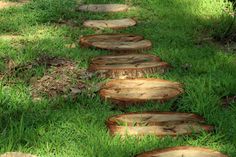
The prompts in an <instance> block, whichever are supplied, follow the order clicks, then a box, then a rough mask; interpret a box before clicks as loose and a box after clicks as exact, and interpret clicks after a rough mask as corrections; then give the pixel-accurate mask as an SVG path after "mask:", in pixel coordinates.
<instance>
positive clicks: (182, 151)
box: [136, 146, 228, 157]
mask: <svg viewBox="0 0 236 157" xmlns="http://www.w3.org/2000/svg"><path fill="white" fill-rule="evenodd" d="M136 157H228V156H227V155H224V154H222V153H220V152H218V151H215V150H211V149H207V148H201V147H191V146H182V147H172V148H166V149H157V150H153V151H149V152H145V153H142V154H139V155H137V156H136Z"/></svg>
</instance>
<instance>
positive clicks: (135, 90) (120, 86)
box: [100, 78, 183, 106]
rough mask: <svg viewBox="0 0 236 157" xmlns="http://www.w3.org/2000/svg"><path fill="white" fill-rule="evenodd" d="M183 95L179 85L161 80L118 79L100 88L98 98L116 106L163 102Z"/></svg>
mask: <svg viewBox="0 0 236 157" xmlns="http://www.w3.org/2000/svg"><path fill="white" fill-rule="evenodd" d="M182 93H183V89H182V87H181V84H180V83H178V82H171V81H166V80H161V79H147V78H140V79H118V80H111V81H109V82H107V83H106V84H105V85H103V86H102V87H101V90H100V96H101V97H102V98H103V99H104V100H108V101H111V102H112V103H114V104H116V105H118V106H128V105H135V104H140V103H144V102H147V101H158V102H165V101H167V100H170V99H172V98H175V97H177V96H178V95H180V94H182Z"/></svg>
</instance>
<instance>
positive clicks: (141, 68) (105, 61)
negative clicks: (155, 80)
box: [88, 54, 170, 79]
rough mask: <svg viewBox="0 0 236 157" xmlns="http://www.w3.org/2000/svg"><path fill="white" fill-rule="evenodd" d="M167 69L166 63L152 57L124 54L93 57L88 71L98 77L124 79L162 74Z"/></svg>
mask: <svg viewBox="0 0 236 157" xmlns="http://www.w3.org/2000/svg"><path fill="white" fill-rule="evenodd" d="M169 67H170V66H169V64H168V63H166V62H163V61H161V59H160V58H159V57H156V56H154V55H148V54H126V55H114V56H112V55H110V56H98V57H95V58H93V59H92V60H91V63H90V66H89V68H88V71H89V72H95V73H98V74H99V76H100V77H105V78H112V79H114V78H116V79H124V78H140V77H144V76H145V75H147V74H154V73H159V74H162V73H164V72H165V71H167V70H168V69H169Z"/></svg>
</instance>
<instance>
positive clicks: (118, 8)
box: [78, 4, 129, 12]
mask: <svg viewBox="0 0 236 157" xmlns="http://www.w3.org/2000/svg"><path fill="white" fill-rule="evenodd" d="M128 9H129V7H128V5H125V4H88V5H81V6H80V7H79V8H78V10H79V11H89V12H125V11H127V10H128Z"/></svg>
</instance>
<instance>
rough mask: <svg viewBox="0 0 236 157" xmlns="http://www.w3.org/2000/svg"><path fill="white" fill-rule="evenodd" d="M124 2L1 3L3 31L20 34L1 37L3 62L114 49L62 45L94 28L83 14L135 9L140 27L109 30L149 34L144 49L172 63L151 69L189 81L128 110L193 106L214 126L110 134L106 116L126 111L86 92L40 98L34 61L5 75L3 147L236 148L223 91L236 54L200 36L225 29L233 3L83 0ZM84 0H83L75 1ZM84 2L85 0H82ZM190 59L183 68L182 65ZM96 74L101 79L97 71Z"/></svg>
mask: <svg viewBox="0 0 236 157" xmlns="http://www.w3.org/2000/svg"><path fill="white" fill-rule="evenodd" d="M106 2H108V3H114V2H115V3H127V4H129V5H131V6H132V9H131V10H130V11H129V12H128V13H112V14H104V13H99V14H93V13H80V12H75V11H74V9H75V7H76V1H74V0H32V2H30V3H28V4H26V5H24V6H22V7H17V8H8V9H2V10H0V21H1V24H0V32H1V33H0V35H5V34H18V35H21V38H20V39H14V40H8V39H0V58H1V60H0V70H1V71H2V72H4V70H5V69H6V67H5V63H4V61H3V58H11V59H12V60H13V61H14V62H15V63H16V64H23V63H25V62H30V61H33V60H34V59H35V58H37V57H38V56H40V55H41V54H48V55H52V56H60V57H67V58H70V59H72V60H75V61H77V62H79V64H78V66H79V67H85V68H86V67H87V66H88V61H89V59H90V58H92V57H94V56H97V55H101V54H109V53H108V52H105V51H96V50H89V49H82V48H80V47H79V45H78V46H77V47H76V48H75V49H68V48H65V46H64V45H65V44H68V43H73V42H75V41H76V40H78V39H79V37H80V36H81V35H87V34H92V33H94V30H92V29H87V28H83V26H82V23H83V21H84V20H86V19H116V18H122V17H135V19H137V20H138V22H139V23H138V25H137V26H136V27H132V28H128V29H126V30H119V31H111V30H105V31H104V32H127V33H135V34H140V35H143V36H145V38H147V39H150V40H151V41H152V42H153V46H154V47H153V49H152V50H151V51H149V52H147V53H151V54H155V55H158V56H160V57H161V58H162V59H163V60H164V61H167V62H168V63H170V64H171V65H172V66H173V69H172V70H171V71H170V72H168V73H167V74H165V75H162V76H159V75H152V76H148V77H154V78H156V77H160V78H164V79H168V80H173V81H179V82H181V83H183V84H184V88H185V94H183V95H182V96H181V97H180V98H179V99H177V100H175V101H171V102H167V103H165V104H158V103H147V104H146V105H144V106H139V107H130V108H127V109H125V112H129V111H152V110H157V111H172V110H173V107H172V106H173V105H174V106H175V107H176V108H177V109H176V111H179V112H193V113H196V114H199V115H201V116H203V117H204V118H206V121H207V123H208V124H212V125H214V126H215V131H214V132H213V133H201V134H198V135H192V136H180V137H176V138H171V137H165V138H157V137H152V136H148V137H144V138H141V139H138V138H133V137H130V138H127V139H121V138H119V137H111V136H109V134H108V132H107V128H106V126H105V123H104V122H105V120H106V119H107V118H108V117H109V116H111V115H115V114H120V113H122V111H119V110H114V108H113V107H112V106H111V105H109V104H107V103H105V102H103V101H101V100H100V99H99V96H95V97H94V98H93V99H91V97H90V96H88V95H87V94H86V93H84V94H81V95H78V97H77V99H76V100H74V99H70V98H67V99H65V98H60V97H58V98H55V99H44V100H42V101H40V102H35V101H33V100H32V98H31V97H30V86H29V83H28V81H27V80H28V79H29V77H32V75H33V76H34V75H36V76H41V75H42V72H43V71H44V70H43V69H42V67H35V69H34V70H33V71H31V72H29V73H25V74H24V73H23V75H25V76H26V77H23V78H22V79H19V78H17V77H15V75H14V76H12V77H11V78H10V79H11V80H14V81H13V82H14V83H8V84H6V83H5V82H4V81H2V82H0V153H4V152H6V151H22V152H31V153H33V154H36V155H38V156H42V157H52V156H56V157H65V156H68V157H80V156H81V157H95V156H97V157H106V156H112V157H116V156H117V157H121V156H123V157H132V156H134V155H135V154H137V153H140V152H143V151H147V150H151V149H155V148H165V147H171V146H182V145H191V146H203V147H208V148H212V149H215V150H218V151H221V152H223V153H226V154H228V155H229V156H230V157H235V156H236V147H235V146H236V124H235V123H236V105H235V104H231V105H230V106H229V107H228V108H223V107H222V106H221V105H220V98H221V97H223V96H226V95H233V94H234V95H235V94H236V80H235V78H236V62H235V60H236V56H235V54H234V53H233V52H225V51H224V50H222V49H219V47H218V46H217V45H215V44H214V43H212V42H203V43H202V44H201V45H199V44H196V41H197V40H198V39H199V38H201V37H203V36H212V35H214V34H220V33H222V32H223V31H224V28H225V27H226V25H227V24H228V23H229V22H228V21H229V19H230V17H229V16H227V15H226V14H225V12H224V11H223V10H224V8H226V7H228V8H229V9H231V7H232V6H231V4H230V3H227V2H225V1H224V0H218V1H217V0H165V1H163V0H145V1H144V0H126V1H123V0H119V1H117V0H112V1H111V0H85V1H84V3H106ZM78 3H80V2H78ZM81 3H82V1H81ZM60 18H62V19H71V20H75V21H76V22H77V23H78V24H79V27H78V28H71V27H68V26H58V25H56V24H55V22H56V21H58V20H59V19H60ZM186 64H188V65H191V67H189V68H187V69H186V68H183V65H186ZM93 81H95V82H98V80H97V79H94V80H93Z"/></svg>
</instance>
